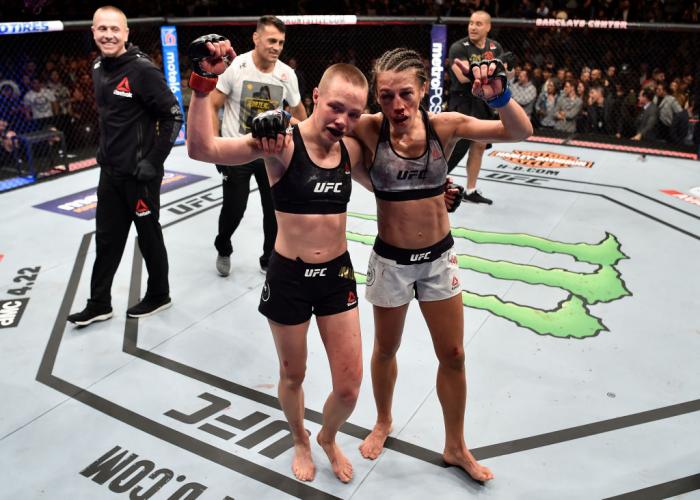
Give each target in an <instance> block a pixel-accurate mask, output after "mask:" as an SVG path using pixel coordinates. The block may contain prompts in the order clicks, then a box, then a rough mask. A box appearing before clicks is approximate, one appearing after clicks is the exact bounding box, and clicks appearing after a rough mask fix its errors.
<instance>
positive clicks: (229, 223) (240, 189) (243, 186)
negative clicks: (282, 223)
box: [214, 160, 277, 259]
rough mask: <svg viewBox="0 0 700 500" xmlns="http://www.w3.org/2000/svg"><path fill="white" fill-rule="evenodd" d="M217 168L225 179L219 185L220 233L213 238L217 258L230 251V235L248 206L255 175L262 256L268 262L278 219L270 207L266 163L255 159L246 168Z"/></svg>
mask: <svg viewBox="0 0 700 500" xmlns="http://www.w3.org/2000/svg"><path fill="white" fill-rule="evenodd" d="M216 168H217V169H218V170H219V172H221V173H222V174H223V176H224V179H223V181H222V183H221V186H222V188H223V191H224V202H223V204H222V205H221V213H220V214H219V234H217V235H216V240H214V246H215V247H216V250H217V251H218V252H219V255H224V256H228V255H231V253H232V252H233V246H232V245H231V236H233V233H234V231H236V229H237V228H238V225H239V224H240V223H241V220H242V219H243V214H244V213H245V209H246V207H247V206H248V194H249V193H250V177H251V176H253V175H254V176H255V182H257V183H258V188H259V189H258V190H259V192H260V201H261V202H262V210H263V232H264V233H265V240H264V243H263V257H264V258H265V259H269V257H270V254H271V253H272V249H273V248H274V246H275V238H276V237H277V219H276V218H275V209H274V207H273V206H272V194H271V193H270V182H269V181H268V179H267V172H266V171H265V163H264V162H263V160H255V161H253V162H251V163H246V164H245V165H236V166H233V167H231V166H225V165H217V166H216Z"/></svg>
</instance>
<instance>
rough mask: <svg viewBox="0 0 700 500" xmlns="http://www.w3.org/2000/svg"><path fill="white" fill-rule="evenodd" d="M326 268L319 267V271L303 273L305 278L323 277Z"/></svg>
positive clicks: (313, 270)
mask: <svg viewBox="0 0 700 500" xmlns="http://www.w3.org/2000/svg"><path fill="white" fill-rule="evenodd" d="M327 269H328V268H327V267H321V268H319V269H306V270H305V271H304V276H306V277H307V278H315V277H317V276H325V275H326V270H327Z"/></svg>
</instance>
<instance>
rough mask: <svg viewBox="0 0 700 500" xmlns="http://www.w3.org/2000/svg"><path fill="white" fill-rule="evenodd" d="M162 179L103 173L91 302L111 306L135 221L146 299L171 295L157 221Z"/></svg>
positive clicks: (98, 189)
mask: <svg viewBox="0 0 700 500" xmlns="http://www.w3.org/2000/svg"><path fill="white" fill-rule="evenodd" d="M162 180H163V178H162V176H158V177H156V178H155V179H153V180H152V181H149V182H145V183H144V182H137V181H136V180H135V179H133V178H121V177H114V176H113V175H111V174H110V173H108V172H107V171H105V169H102V170H101V172H100V183H99V184H98V186H97V231H96V233H95V241H96V243H97V251H96V255H95V265H94V266H93V268H92V280H91V282H90V301H91V302H94V303H97V304H100V305H105V306H109V305H111V302H112V295H111V290H112V281H113V280H114V274H115V273H116V272H117V268H118V267H119V262H120V261H121V259H122V254H123V253H124V247H125V246H126V241H127V238H128V236H129V229H130V228H131V223H132V222H133V223H134V224H135V225H136V233H137V234H138V243H139V248H140V250H141V255H143V259H144V261H145V262H146V269H147V270H148V285H147V288H146V294H145V297H153V298H161V297H166V296H168V294H169V293H170V287H169V285H168V254H167V251H166V250H165V243H164V241H163V232H162V230H161V227H160V223H159V222H158V220H159V217H160V183H161V181H162Z"/></svg>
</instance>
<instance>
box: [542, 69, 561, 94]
mask: <svg viewBox="0 0 700 500" xmlns="http://www.w3.org/2000/svg"><path fill="white" fill-rule="evenodd" d="M550 80H551V81H553V82H554V85H555V86H557V85H558V83H557V82H555V81H554V76H553V73H552V68H550V67H548V66H545V67H544V68H542V85H540V86H539V88H538V89H537V92H538V94H541V93H545V94H546V93H547V82H549V81H550Z"/></svg>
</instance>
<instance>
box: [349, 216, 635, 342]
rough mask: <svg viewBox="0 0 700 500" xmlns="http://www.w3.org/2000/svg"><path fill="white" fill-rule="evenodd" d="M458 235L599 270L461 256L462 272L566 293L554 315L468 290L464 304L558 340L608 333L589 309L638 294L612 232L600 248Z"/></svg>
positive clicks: (360, 239) (363, 239) (456, 233)
mask: <svg viewBox="0 0 700 500" xmlns="http://www.w3.org/2000/svg"><path fill="white" fill-rule="evenodd" d="M348 216H349V217H354V218H357V219H364V220H376V219H377V217H376V215H371V214H360V213H355V212H348ZM452 236H453V237H454V238H461V239H465V240H469V241H472V242H474V243H479V244H487V243H488V244H500V245H512V246H518V247H526V248H533V249H535V250H539V251H541V252H545V253H551V254H564V255H569V256H571V257H572V258H573V259H574V260H576V261H577V262H585V263H588V264H592V265H594V266H596V269H595V270H594V271H593V272H591V273H583V272H576V271H569V270H566V269H556V268H555V269H544V268H541V267H537V266H533V265H528V264H519V263H515V262H508V261H494V260H489V259H485V258H482V257H475V256H471V255H459V256H458V260H457V261H458V264H459V267H460V269H469V270H471V271H475V272H479V273H484V274H488V275H489V276H492V277H494V278H498V279H504V280H512V281H521V282H523V283H528V284H531V285H545V286H549V287H554V288H561V289H564V290H567V291H568V292H569V296H568V297H567V298H566V299H564V300H563V301H562V302H560V303H559V304H558V305H557V306H556V308H554V309H552V310H543V309H537V308H535V307H530V306H524V305H520V304H515V303H513V302H506V301H503V300H501V299H500V298H499V297H497V296H495V295H479V294H476V293H472V292H468V291H466V290H462V303H463V304H464V305H465V306H466V307H472V308H475V309H483V310H486V311H489V312H491V313H492V314H494V315H496V316H499V317H501V318H504V319H507V320H509V321H512V322H514V323H516V324H518V325H520V326H522V327H524V328H527V329H529V330H532V331H533V332H535V333H537V334H539V335H551V336H553V337H558V338H578V339H583V338H587V337H593V336H595V335H597V334H598V333H600V332H601V331H607V328H606V327H605V325H604V324H603V322H602V320H601V319H600V318H597V317H596V316H594V315H593V314H591V312H590V310H589V309H588V305H591V304H596V303H599V302H612V301H614V300H617V299H620V298H622V297H624V296H627V295H632V294H631V292H630V291H629V290H628V289H627V287H626V286H625V283H624V281H623V280H622V279H621V277H620V273H619V271H618V270H617V269H616V268H615V265H616V264H617V263H618V262H619V261H620V260H622V259H627V258H628V257H627V256H626V255H625V254H624V253H622V251H621V250H620V243H619V241H618V240H617V238H616V237H615V236H614V235H612V234H610V233H606V235H605V238H603V240H602V241H600V242H599V243H564V242H560V241H553V240H548V239H545V238H540V237H537V236H532V235H529V234H511V233H495V232H488V231H475V230H472V229H466V228H461V227H458V228H453V229H452ZM347 237H348V241H354V242H357V243H361V244H363V245H369V246H371V245H373V244H374V239H375V236H374V235H368V234H361V233H355V232H351V231H348V232H347ZM355 276H356V279H357V283H358V284H365V283H366V277H365V275H363V274H360V273H356V275H355Z"/></svg>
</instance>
